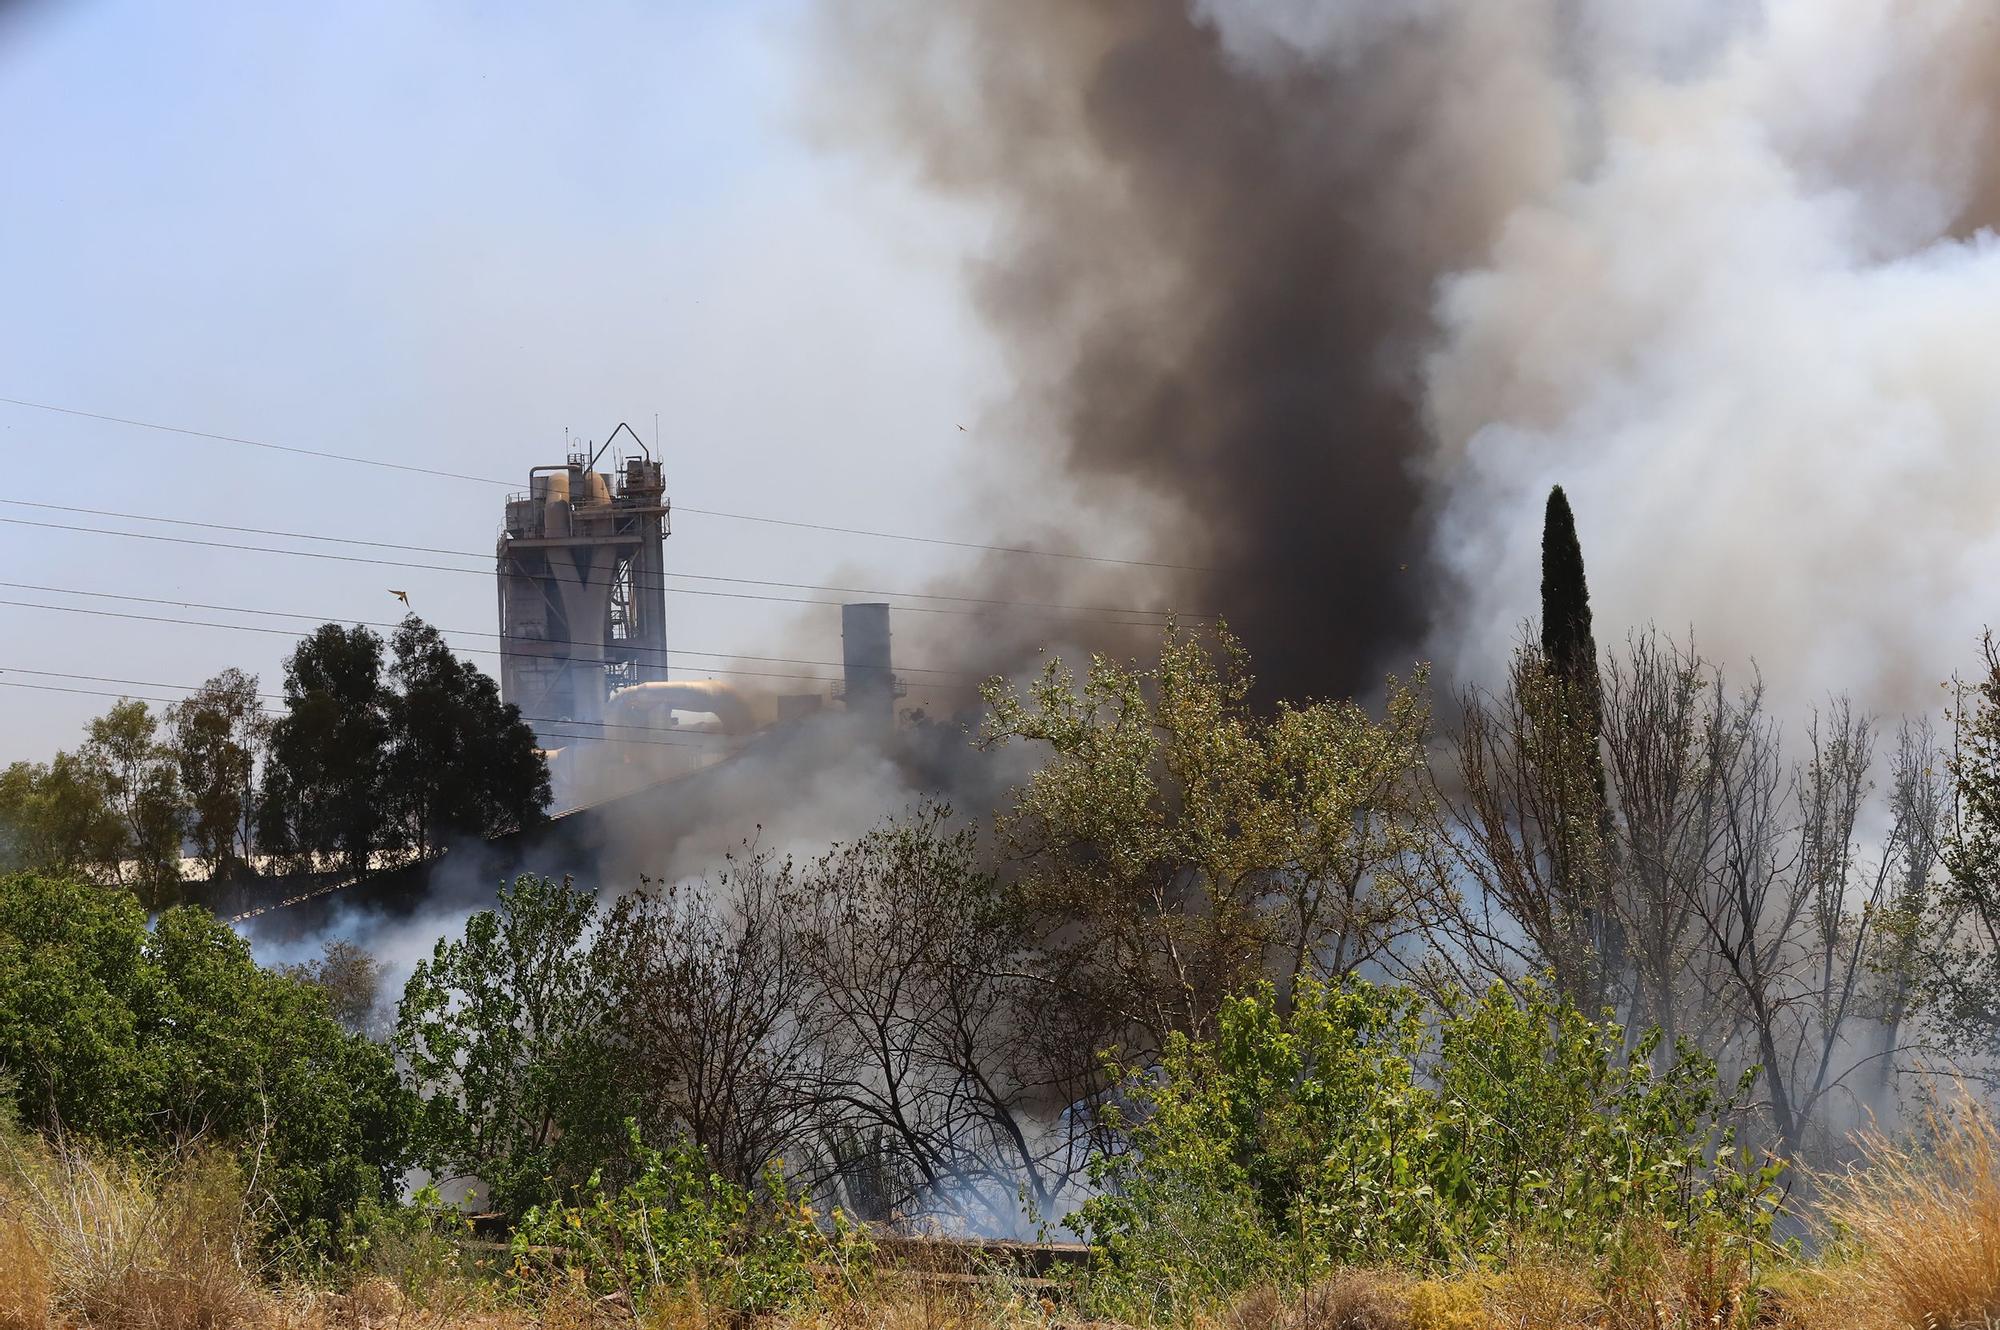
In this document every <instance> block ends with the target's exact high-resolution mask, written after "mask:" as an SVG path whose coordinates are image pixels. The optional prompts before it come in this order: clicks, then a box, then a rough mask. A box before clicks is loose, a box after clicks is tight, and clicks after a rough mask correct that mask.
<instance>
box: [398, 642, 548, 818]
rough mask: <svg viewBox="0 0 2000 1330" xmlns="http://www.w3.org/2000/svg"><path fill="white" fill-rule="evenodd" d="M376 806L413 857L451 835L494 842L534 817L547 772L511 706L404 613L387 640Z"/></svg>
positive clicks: (541, 812)
mask: <svg viewBox="0 0 2000 1330" xmlns="http://www.w3.org/2000/svg"><path fill="white" fill-rule="evenodd" d="M391 647H392V651H393V655H394V659H393V661H392V663H391V664H390V666H389V677H390V679H391V681H392V682H393V683H394V685H395V689H396V691H395V693H394V694H393V695H392V696H391V697H390V698H389V699H388V701H387V703H386V714H387V719H388V727H389V730H388V732H389V740H388V752H387V759H386V764H385V772H386V776H387V781H386V791H385V803H386V806H387V811H388V815H389V817H390V819H391V821H392V823H393V825H394V828H395V838H396V839H397V840H398V841H399V842H401V843H403V844H408V845H411V846H413V847H415V849H416V850H417V851H418V853H419V854H426V855H427V854H429V853H431V852H432V851H434V850H436V849H438V848H439V847H440V845H441V842H443V841H444V840H445V839H446V838H448V837H451V836H476V837H487V836H497V835H501V834H503V833H505V832H509V831H513V830H515V829H517V828H520V827H524V826H531V825H533V824H534V823H536V822H539V821H541V820H542V818H543V817H544V816H545V815H546V813H547V810H548V806H549V772H548V765H547V764H546V763H545V762H543V760H542V758H541V756H540V754H538V753H537V752H536V751H535V732H534V731H533V730H532V729H530V728H529V727H528V725H527V723H526V722H525V721H523V720H522V719H521V712H520V709H519V708H518V707H516V706H514V705H513V704H512V703H509V702H502V701H501V700H500V690H499V688H498V686H496V685H495V684H494V682H493V679H492V677H491V676H490V675H488V674H487V673H486V672H485V671H483V670H481V669H479V668H478V667H477V666H475V665H473V664H471V663H470V662H468V661H462V660H460V659H459V658H458V657H457V656H456V655H454V654H452V650H451V648H450V647H448V646H446V645H445V641H444V638H443V637H442V636H440V635H439V633H438V631H437V629H435V628H433V627H431V626H430V625H429V624H427V623H425V622H423V621H422V620H421V619H418V618H417V617H416V616H415V615H408V616H405V617H404V619H403V623H402V626H401V627H400V628H398V629H397V630H396V635H395V638H394V639H393V641H392V643H391Z"/></svg>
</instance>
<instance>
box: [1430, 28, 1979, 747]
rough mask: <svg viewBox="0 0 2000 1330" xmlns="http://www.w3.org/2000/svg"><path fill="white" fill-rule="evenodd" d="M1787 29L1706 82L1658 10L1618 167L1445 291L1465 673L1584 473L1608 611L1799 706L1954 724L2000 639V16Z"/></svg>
mask: <svg viewBox="0 0 2000 1330" xmlns="http://www.w3.org/2000/svg"><path fill="white" fill-rule="evenodd" d="M1661 8H1662V9H1663V10H1664V11H1665V12H1667V13H1669V14H1673V13H1678V14H1679V15H1681V16H1682V18H1683V19H1684V20H1685V21H1686V22H1687V23H1689V24H1690V25H1691V24H1692V21H1693V19H1694V18H1695V17H1697V16H1699V15H1700V14H1701V13H1702V12H1703V10H1702V8H1701V7H1698V6H1693V5H1687V4H1681V5H1667V6H1663V7H1661ZM1754 19H1755V21H1749V20H1745V21H1742V22H1740V23H1739V24H1738V25H1736V26H1734V27H1733V28H1731V29H1729V30H1727V31H1725V32H1723V33H1722V34H1721V35H1720V36H1719V37H1718V38H1716V39H1714V40H1712V41H1710V42H1709V43H1707V44H1706V45H1705V46H1702V47H1698V48H1696V50H1695V52H1694V55H1693V58H1692V59H1690V58H1689V55H1688V52H1687V49H1686V48H1682V49H1681V50H1679V51H1674V52H1668V51H1667V50H1664V49H1663V48H1662V46H1661V45H1660V44H1659V35H1660V28H1659V27H1658V24H1659V23H1660V19H1659V18H1658V17H1656V18H1655V20H1654V24H1655V26H1654V28H1653V30H1652V31H1651V32H1627V33H1615V32H1612V33H1607V34H1605V35H1604V37H1603V38H1602V40H1601V41H1600V44H1599V46H1598V47H1597V48H1596V49H1595V50H1593V51H1592V52H1590V65H1591V69H1592V79H1593V84H1594V89H1595V120H1596V141H1595V142H1594V143H1592V144H1588V145H1585V144H1579V145H1578V146H1577V148H1576V149H1575V150H1573V154H1572V161H1571V164H1570V166H1569V167H1568V169H1567V170H1566V171H1565V172H1564V174H1563V176H1562V177H1561V178H1560V179H1558V180H1556V181H1554V182H1553V183H1551V184H1550V185H1548V186H1546V187H1544V188H1542V189H1540V190H1538V191H1536V192H1535V193H1534V194H1533V195H1532V196H1530V197H1527V198H1525V199H1524V200H1523V202H1522V203H1521V205H1520V206H1519V207H1518V208H1516V209H1515V210H1514V212H1513V213H1512V214H1511V215H1510V216H1509V218H1508V220H1507V223H1506V225H1505V227H1504V229H1503V231H1502V233H1501V235H1500V237H1499V238H1498V240H1497V242H1496V244H1495V245H1494V248H1493V251H1492V253H1491V254H1490V255H1489V256H1488V257H1487V258H1486V259H1485V260H1484V261H1483V262H1482V263H1481V264H1479V265H1477V266H1476V267H1475V268H1474V269H1473V270H1471V271H1468V272H1466V273H1464V274H1462V275H1459V276H1457V277H1454V278H1453V279H1451V280H1450V281H1449V282H1447V283H1446V285H1445V287H1444V288H1443V293H1442V298H1441V301H1440V304H1439V307H1438V317H1439V323H1440V341H1439V344H1438V346H1437V349H1436V351H1435V353H1434V355H1433V357H1432V359H1431V361H1430V364H1429V367H1428V372H1427V405H1428V410H1429V413H1430V424H1431V428H1432V431H1433V442H1434V447H1435V452H1434V454H1433V457H1432V460H1431V464H1430V467H1431V469H1430V474H1431V475H1432V477H1433V478H1434V481H1435V483H1436V484H1437V485H1438V486H1439V488H1440V491H1441V493H1442V494H1443V495H1444V496H1445V503H1444V508H1443V515H1442V518H1441V520H1440V522H1439V525H1438V547H1439V548H1440V550H1441V551H1442V552H1443V555H1444V558H1445V561H1446V562H1447V564H1448V565H1449V567H1450V568H1451V569H1452V570H1453V571H1454V572H1455V574H1456V575H1457V578H1458V581H1459V584H1460V586H1461V587H1462V588H1463V599H1462V601H1461V602H1460V603H1459V604H1458V605H1457V606H1456V607H1455V608H1454V611H1453V613H1451V614H1450V615H1449V616H1448V617H1447V618H1446V620H1445V622H1446V623H1448V624H1449V625H1450V632H1449V633H1448V634H1447V635H1445V636H1444V637H1442V638H1441V639H1440V641H1439V644H1438V649H1439V650H1440V651H1441V652H1442V653H1444V654H1446V655H1447V657H1448V658H1452V660H1453V663H1454V664H1455V665H1456V666H1457V667H1458V668H1459V669H1461V670H1476V669H1478V668H1479V667H1480V664H1481V662H1485V661H1491V660H1492V659H1494V658H1495V657H1496V656H1498V655H1500V654H1503V653H1504V645H1505V640H1506V639H1507V638H1508V637H1509V636H1510V635H1511V633H1512V631H1513V625H1514V624H1515V623H1516V622H1517V621H1518V620H1519V618H1520V617H1521V616H1522V615H1523V614H1524V613H1525V612H1527V610H1528V609H1529V608H1530V606H1529V604H1528V602H1527V600H1526V597H1525V594H1524V593H1525V592H1526V590H1527V589H1528V588H1530V587H1532V586H1533V576H1534V573H1533V563H1534V559H1535V557H1536V554H1535V547H1534V543H1533V530H1532V527H1531V526H1529V525H1527V524H1524V523H1523V521H1522V514H1523V513H1524V512H1526V511H1527V509H1528V507H1529V506H1530V505H1531V503H1532V502H1534V501H1535V500H1536V499H1537V498H1538V496H1539V495H1540V494H1541V493H1543V492H1545V491H1546V488H1547V486H1548V485H1549V484H1550V483H1551V482H1552V481H1560V482H1561V483H1563V484H1564V485H1565V486H1566V487H1567V488H1568V489H1569V492H1570V494H1571V496H1572V498H1573V499H1574V500H1575V502H1576V506H1577V511H1578V513H1579V517H1580V521H1581V523H1582V531H1583V537H1584V540H1585V545H1586V549H1587V550H1588V551H1589V556H1590V570H1591V577H1592V582H1593V587H1594V591H1595V595H1596V599H1597V602H1598V604H1599V606H1600V617H1605V611H1607V610H1608V611H1609V617H1610V618H1611V620H1612V621H1613V622H1618V621H1624V622H1628V623H1629V622H1634V621H1645V620H1656V621H1658V622H1660V623H1661V624H1662V625H1664V626H1667V627H1670V628H1674V629H1676V630H1685V629H1686V628H1688V627H1689V626H1690V625H1691V626H1692V627H1693V628H1694V629H1695V631H1696V632H1697V633H1698V634H1699V635H1700V637H1701V638H1702V641H1703V645H1704V647H1705V649H1707V650H1708V651H1709V652H1710V653H1711V654H1714V655H1716V656H1719V657H1722V658H1724V659H1727V660H1730V661H1732V662H1733V663H1735V664H1736V665H1737V666H1739V667H1741V666H1743V665H1744V664H1745V663H1746V661H1747V659H1748V658H1749V657H1750V656H1751V655H1752V654H1753V653H1754V654H1755V655H1756V657H1757V658H1758V660H1759V661H1760V663H1761V664H1762V665H1763V667H1764V669H1765V673H1766V675H1767V677H1769V678H1770V679H1772V680H1773V681H1774V683H1775V684H1776V685H1777V686H1778V687H1780V688H1781V689H1782V690H1783V691H1784V693H1785V695H1786V696H1788V697H1789V698H1791V699H1793V700H1795V701H1800V700H1811V699H1812V698H1814V697H1816V696H1821V695H1824V693H1826V692H1828V691H1832V690H1836V689H1851V690H1854V691H1856V692H1857V693H1858V694H1859V695H1860V696H1861V697H1862V699H1863V700H1864V702H1866V703H1867V704H1868V705H1870V706H1872V707H1876V708H1881V709H1896V710H1900V709H1905V708H1913V707H1924V706H1927V705H1934V704H1935V702H1936V700H1937V681H1938V679H1940V678H1941V677H1942V676H1943V675H1944V674H1945V673H1946V672H1948V671H1949V670H1950V669H1951V668H1952V667H1953V666H1954V665H1956V664H1958V663H1959V662H1961V661H1963V660H1964V659H1966V657H1967V655H1968V649H1969V647H1970V644H1971V637H1972V635H1973V634H1974V633H1976V632H1977V630H1978V628H1979V625H1980V624H1982V623H1984V622H1987V621H1989V620H1991V618H1992V617H1993V615H1994V612H1995V608H1996V607H1995V604H1994V602H1993V601H1992V599H1991V597H1990V594H1989V593H1988V584H1989V578H1990V571H1991V569H1993V568H1994V567H1995V566H1996V565H1995V562H1994V560H1995V555H1996V554H2000V548H1996V534H2000V505H1996V498H1997V497H2000V450H1996V448H1995V447H1994V439H1995V437H1996V434H1995V431H1996V428H2000V378H1996V377H1995V375H1994V374H1993V371H1992V355H1993V353H1992V350H1991V348H1992V347H1993V346H1994V344H1995V334H1996V333H2000V250H1996V246H1995V244H1994V241H1993V238H1992V236H1991V235H1990V234H1989V233H1987V232H1985V231H1984V230H1982V228H1984V227H1986V226H1988V225H1990V224H1992V223H1993V222H1994V221H1995V220H1996V219H2000V215H1996V211H1995V202H1996V200H1995V193H1994V182H1995V175H1994V170H1995V163H1996V158H1995V153H1994V149H1995V147H1996V145H1995V143H1994V141H1993V134H1994V131H1995V124H1994V112H1995V110H1996V109H2000V82H1996V81H1995V74H1996V72H2000V61H1996V55H2000V21H1996V15H1995V14H1994V12H1993V11H1992V9H1991V8H1990V7H1987V6H1979V5H1966V4H1957V3H1941V2H1934V0H1905V2H1901V3H1897V2H1892V0H1791V2H1787V3H1774V4H1770V5H1767V6H1765V7H1764V9H1763V10H1762V11H1761V13H1759V14H1756V15H1755V16H1754ZM1669 35H1671V32H1669ZM1648 39H1651V40H1648ZM1585 147H1588V148H1590V149H1591V150H1590V151H1589V152H1585V151H1583V149H1584V148H1585Z"/></svg>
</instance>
